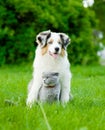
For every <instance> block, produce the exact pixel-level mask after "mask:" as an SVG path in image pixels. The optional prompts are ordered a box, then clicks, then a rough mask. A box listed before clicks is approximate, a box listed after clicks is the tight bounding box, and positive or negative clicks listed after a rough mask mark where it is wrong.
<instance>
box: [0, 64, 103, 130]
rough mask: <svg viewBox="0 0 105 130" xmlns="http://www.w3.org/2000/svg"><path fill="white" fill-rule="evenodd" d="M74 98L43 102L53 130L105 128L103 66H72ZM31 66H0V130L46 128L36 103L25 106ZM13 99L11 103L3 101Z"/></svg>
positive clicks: (95, 129)
mask: <svg viewBox="0 0 105 130" xmlns="http://www.w3.org/2000/svg"><path fill="white" fill-rule="evenodd" d="M71 70H72V74H73V77H72V93H73V95H74V99H73V101H71V102H69V103H68V104H67V105H66V106H65V107H64V106H62V105H58V104H52V105H49V104H44V106H43V107H44V111H45V112H46V115H47V118H48V121H49V123H50V125H51V127H52V130H105V67H102V66H73V67H71ZM31 77H32V67H31V65H26V64H24V65H18V66H4V67H1V68H0V130H13V129H15V130H47V127H46V123H45V120H44V117H43V114H42V112H41V109H40V107H39V105H37V104H36V105H34V107H33V108H32V109H29V108H27V107H26V105H25V101H26V97H27V84H28V82H29V80H30V79H31ZM6 100H10V101H11V102H13V103H14V104H13V105H9V104H8V103H6Z"/></svg>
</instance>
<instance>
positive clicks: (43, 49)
mask: <svg viewBox="0 0 105 130" xmlns="http://www.w3.org/2000/svg"><path fill="white" fill-rule="evenodd" d="M47 50H48V45H46V46H45V47H43V48H42V55H44V54H45V53H47Z"/></svg>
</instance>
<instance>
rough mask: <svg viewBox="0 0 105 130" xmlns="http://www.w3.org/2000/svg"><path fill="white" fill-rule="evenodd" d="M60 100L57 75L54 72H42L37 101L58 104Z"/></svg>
mask: <svg viewBox="0 0 105 130" xmlns="http://www.w3.org/2000/svg"><path fill="white" fill-rule="evenodd" d="M59 98H60V83H59V73H56V72H43V73H42V86H41V88H40V90H39V95H38V99H39V101H41V102H49V103H52V102H54V101H57V102H59Z"/></svg>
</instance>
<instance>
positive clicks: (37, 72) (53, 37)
mask: <svg viewBox="0 0 105 130" xmlns="http://www.w3.org/2000/svg"><path fill="white" fill-rule="evenodd" d="M36 42H37V43H38V46H37V49H36V54H35V59H34V63H33V68H34V71H33V79H32V81H31V82H30V84H29V91H28V98H27V105H29V106H31V105H32V104H33V103H34V102H37V101H38V92H39V89H40V87H41V84H42V73H43V72H58V73H59V76H60V85H61V92H60V101H61V102H62V103H67V102H68V101H69V100H70V99H71V92H70V86H71V84H70V83H71V72H70V63H69V61H68V57H67V51H66V48H67V46H68V44H69V43H70V38H69V37H68V36H67V35H66V34H64V33H56V32H51V31H50V30H48V31H44V32H41V33H39V34H38V35H37V37H36Z"/></svg>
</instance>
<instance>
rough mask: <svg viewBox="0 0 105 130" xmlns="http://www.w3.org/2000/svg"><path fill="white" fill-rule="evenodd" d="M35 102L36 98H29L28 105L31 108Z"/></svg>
mask: <svg viewBox="0 0 105 130" xmlns="http://www.w3.org/2000/svg"><path fill="white" fill-rule="evenodd" d="M34 102H35V100H34V98H27V101H26V105H27V106H28V107H30V108H31V107H32V105H33V104H34Z"/></svg>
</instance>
